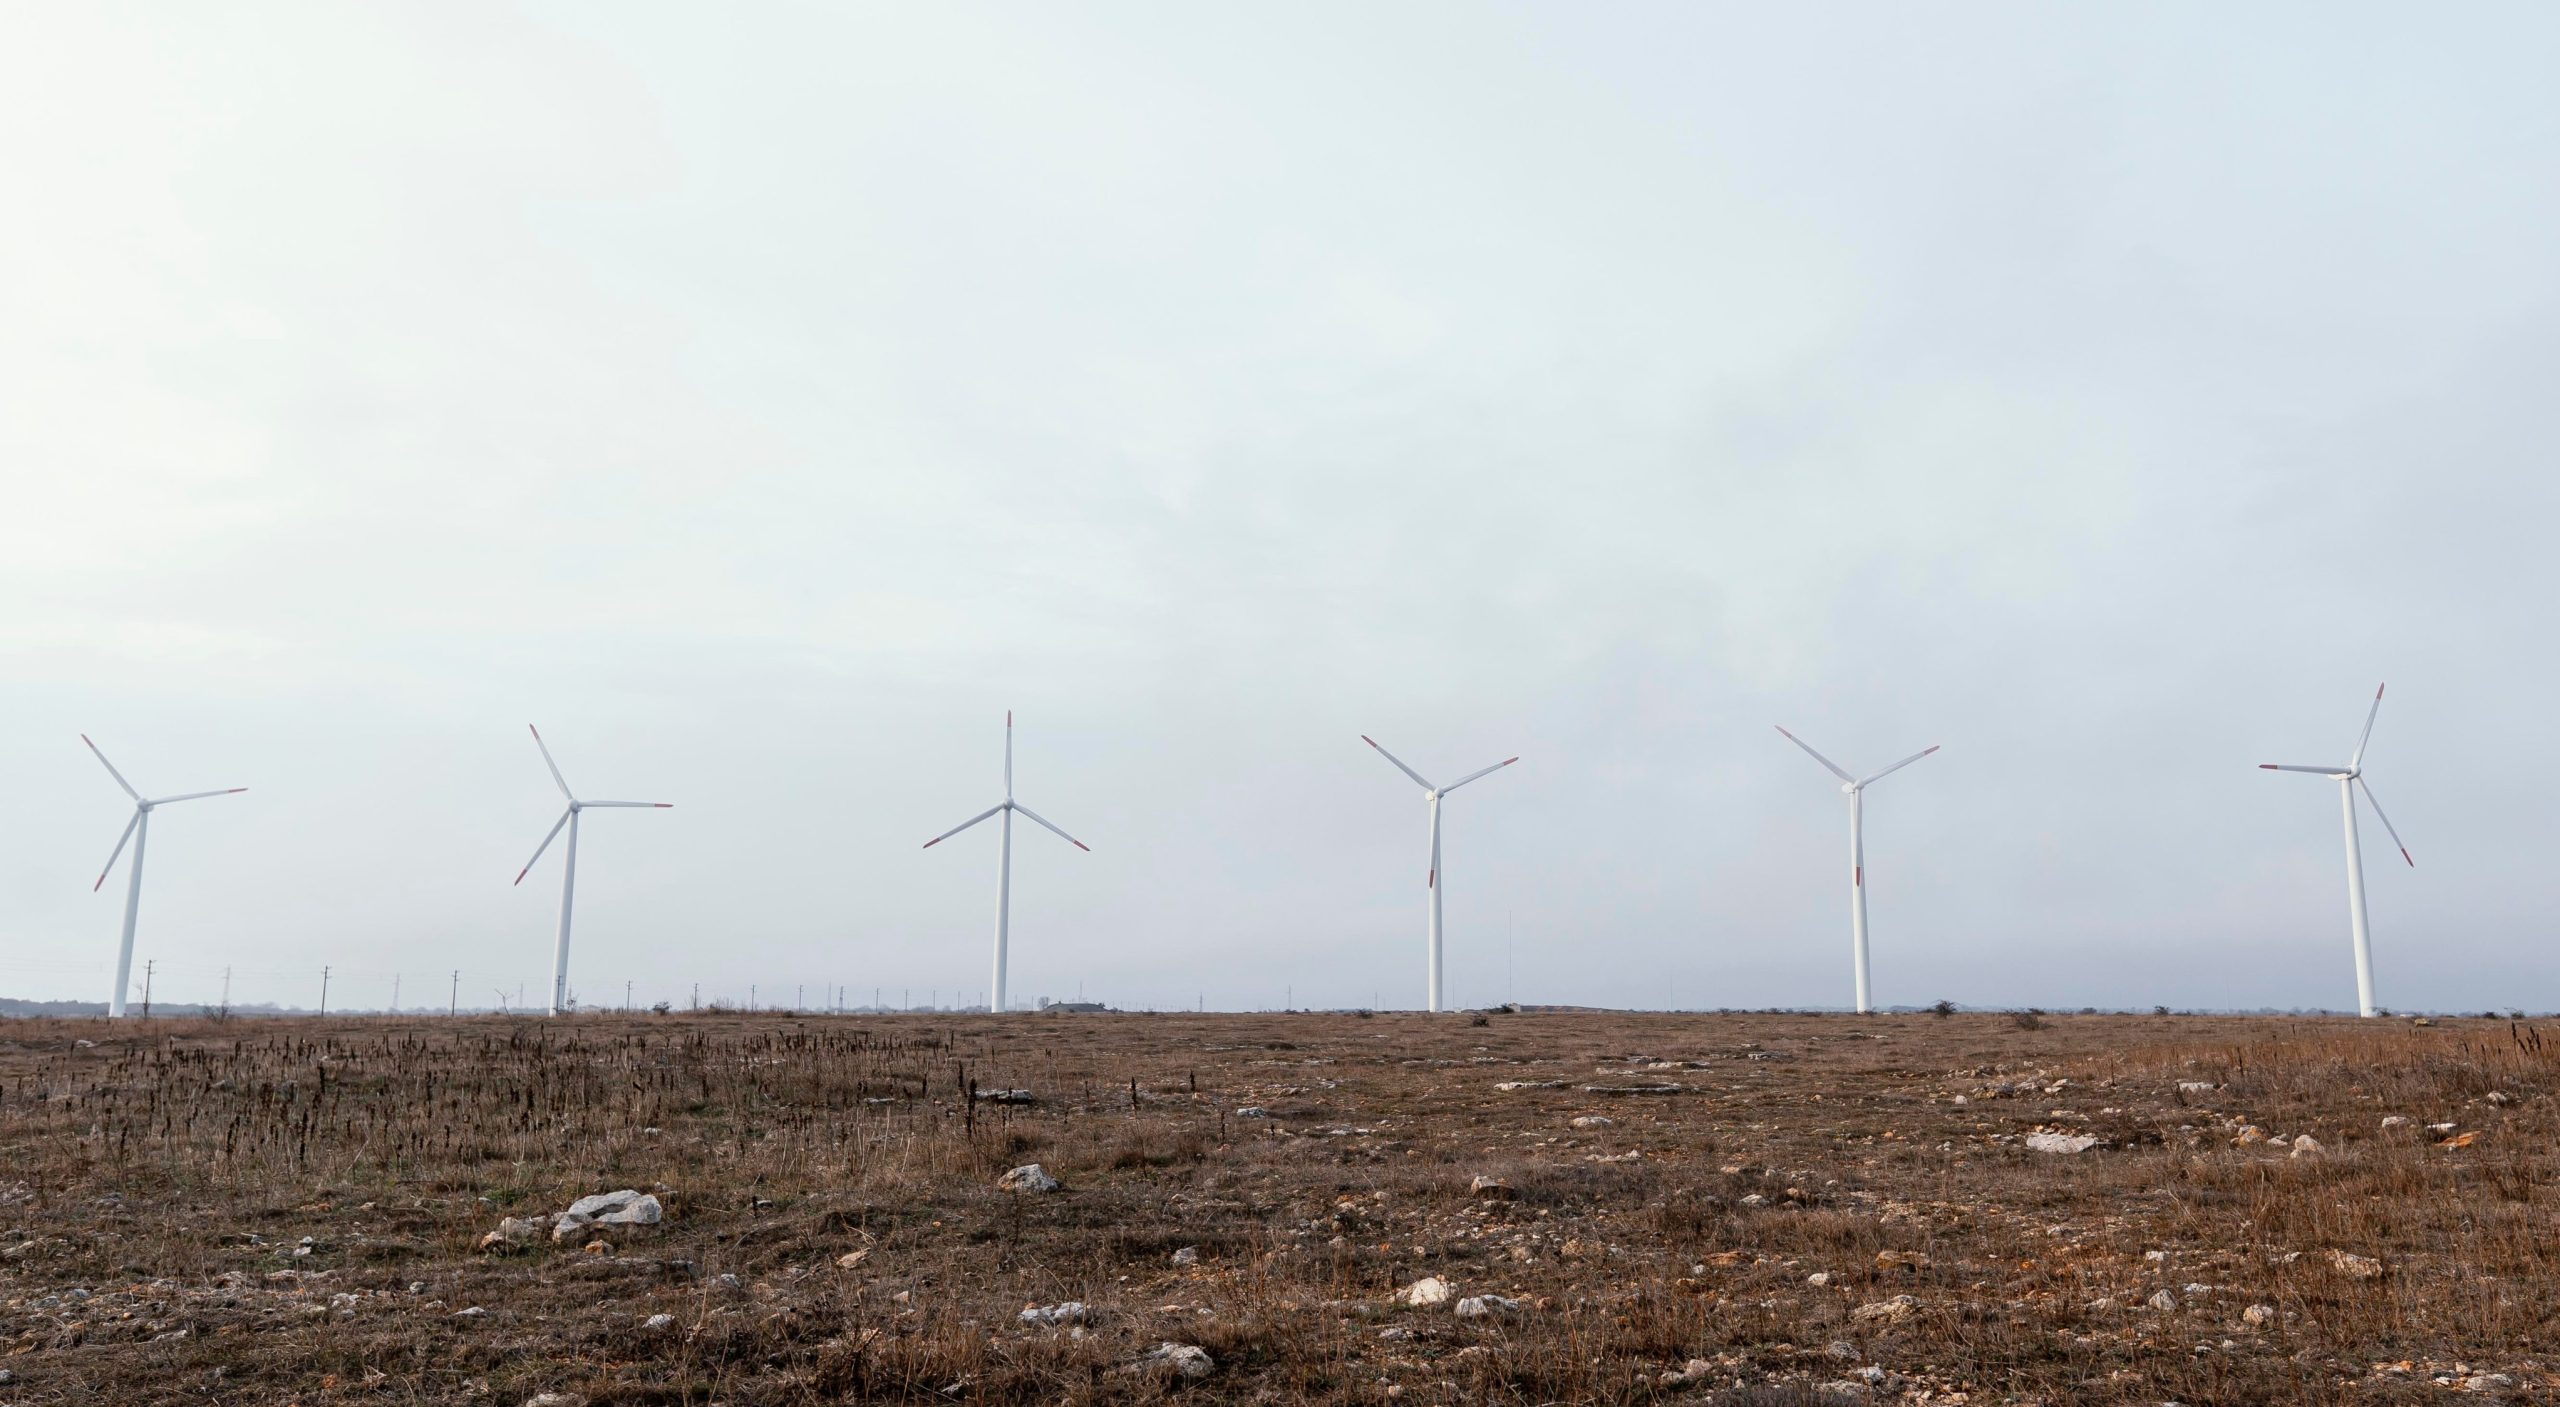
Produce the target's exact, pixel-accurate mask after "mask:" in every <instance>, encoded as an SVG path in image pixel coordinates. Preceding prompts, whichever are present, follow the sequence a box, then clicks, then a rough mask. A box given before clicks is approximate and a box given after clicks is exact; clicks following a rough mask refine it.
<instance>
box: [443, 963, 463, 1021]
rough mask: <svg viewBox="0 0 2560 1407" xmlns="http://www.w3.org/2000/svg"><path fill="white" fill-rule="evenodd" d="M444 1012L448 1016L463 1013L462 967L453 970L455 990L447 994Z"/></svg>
mask: <svg viewBox="0 0 2560 1407" xmlns="http://www.w3.org/2000/svg"><path fill="white" fill-rule="evenodd" d="M444 1014H445V1015H447V1016H459V1015H461V1014H462V969H461V968H458V967H457V968H455V969H454V970H453V990H452V991H450V992H448V993H446V994H445V999H444Z"/></svg>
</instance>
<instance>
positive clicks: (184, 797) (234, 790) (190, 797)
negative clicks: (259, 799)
mask: <svg viewBox="0 0 2560 1407" xmlns="http://www.w3.org/2000/svg"><path fill="white" fill-rule="evenodd" d="M247 790H248V788H247V787H224V788H222V789H221V790H219V791H190V792H183V793H180V794H179V795H177V796H164V797H160V798H159V799H157V800H155V801H153V802H152V803H151V804H152V805H154V806H166V805H168V804H169V803H171V802H173V801H202V800H204V799H205V798H206V797H208V796H238V795H239V794H240V793H242V792H244V791H247Z"/></svg>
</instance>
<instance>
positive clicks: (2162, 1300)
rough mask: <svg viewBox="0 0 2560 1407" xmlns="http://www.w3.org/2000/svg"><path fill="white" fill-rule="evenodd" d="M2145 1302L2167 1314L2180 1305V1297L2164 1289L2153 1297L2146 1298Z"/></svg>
mask: <svg viewBox="0 0 2560 1407" xmlns="http://www.w3.org/2000/svg"><path fill="white" fill-rule="evenodd" d="M2143 1303H2144V1304H2147V1305H2149V1306H2151V1307H2152V1308H2153V1309H2156V1310H2159V1311H2160V1312H2162V1313H2163V1314H2165V1313H2167V1312H2169V1311H2170V1310H2173V1309H2176V1308H2177V1307H2178V1297H2177V1296H2176V1295H2173V1294H2171V1293H2169V1292H2168V1291H2167V1290H2162V1291H2161V1292H2159V1293H2158V1294H2156V1295H2153V1296H2152V1297H2151V1298H2149V1299H2147V1300H2144V1301H2143Z"/></svg>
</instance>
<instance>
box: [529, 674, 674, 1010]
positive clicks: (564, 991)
mask: <svg viewBox="0 0 2560 1407" xmlns="http://www.w3.org/2000/svg"><path fill="white" fill-rule="evenodd" d="M525 728H526V730H527V731H529V732H531V733H532V734H533V745H534V746H535V747H538V748H541V749H542V765H543V766H545V767H548V768H550V769H551V780H552V781H553V782H556V783H558V784H559V787H560V794H561V795H562V796H564V797H567V798H568V800H569V809H568V810H566V811H563V812H561V813H560V819H559V820H557V821H554V822H552V823H551V834H549V835H546V836H544V837H543V838H542V843H541V844H540V845H537V846H535V847H533V859H532V860H527V861H525V862H524V868H523V869H520V870H518V871H516V880H515V882H516V883H518V884H522V883H524V877H525V876H526V875H529V874H531V873H533V866H534V861H536V860H540V859H541V858H542V852H543V851H545V850H548V849H550V848H551V842H552V841H554V840H557V839H559V838H560V828H561V827H562V826H567V827H568V828H569V853H568V854H567V855H565V856H563V857H562V859H563V861H564V863H563V864H562V865H561V867H560V942H559V946H557V947H556V948H554V949H553V950H552V953H551V1014H552V1015H554V1016H558V1015H560V1014H561V1013H562V1012H563V1011H565V1010H567V1009H568V1005H569V910H570V906H571V905H572V904H573V903H574V902H575V901H576V899H577V897H578V813H579V812H581V811H584V810H586V809H587V808H588V807H590V806H614V807H626V808H634V809H641V810H651V811H664V810H666V809H667V808H669V807H671V806H673V805H675V803H674V802H672V801H580V800H579V799H578V794H577V793H576V792H573V791H571V790H569V779H568V778H566V777H563V776H561V775H560V764H559V763H557V762H554V761H552V760H551V749H550V748H549V747H548V746H547V745H545V744H544V743H543V741H542V730H541V729H539V728H536V727H534V726H533V725H532V724H530V723H528V724H526V725H525Z"/></svg>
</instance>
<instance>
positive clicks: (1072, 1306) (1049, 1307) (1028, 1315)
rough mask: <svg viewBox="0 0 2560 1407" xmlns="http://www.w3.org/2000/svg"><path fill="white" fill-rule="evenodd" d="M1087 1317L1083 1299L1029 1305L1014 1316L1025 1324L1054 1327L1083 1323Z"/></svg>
mask: <svg viewBox="0 0 2560 1407" xmlns="http://www.w3.org/2000/svg"><path fill="white" fill-rule="evenodd" d="M1087 1317H1088V1316H1087V1315H1086V1313H1085V1307H1084V1301H1082V1300H1062V1301H1060V1302H1059V1303H1057V1304H1035V1305H1029V1306H1026V1307H1025V1308H1024V1309H1023V1311H1022V1312H1021V1313H1020V1314H1017V1315H1015V1316H1014V1318H1016V1319H1018V1320H1020V1321H1021V1322H1023V1323H1025V1324H1040V1325H1046V1326H1048V1327H1049V1328H1053V1329H1054V1328H1056V1327H1058V1326H1059V1325H1061V1324H1081V1323H1083V1322H1084V1321H1085V1319H1086V1318H1087Z"/></svg>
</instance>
